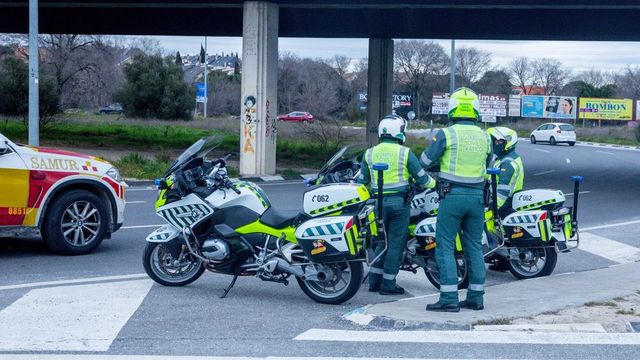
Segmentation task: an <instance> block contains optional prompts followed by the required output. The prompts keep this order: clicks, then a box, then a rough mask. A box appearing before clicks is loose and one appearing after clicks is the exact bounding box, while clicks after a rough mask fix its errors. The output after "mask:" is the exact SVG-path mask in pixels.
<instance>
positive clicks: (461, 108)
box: [449, 87, 480, 120]
mask: <svg viewBox="0 0 640 360" xmlns="http://www.w3.org/2000/svg"><path fill="white" fill-rule="evenodd" d="M479 115H480V100H479V99H478V95H477V94H476V93H475V92H474V91H473V90H471V89H469V88H466V87H462V88H459V89H458V90H456V91H454V92H453V94H451V96H450V97H449V119H471V120H476V119H478V116H479Z"/></svg>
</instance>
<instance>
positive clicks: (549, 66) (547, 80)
mask: <svg viewBox="0 0 640 360" xmlns="http://www.w3.org/2000/svg"><path fill="white" fill-rule="evenodd" d="M532 71H533V72H532V74H533V79H534V81H535V82H536V83H537V84H538V85H539V86H540V87H542V89H544V94H545V95H551V94H556V93H557V92H558V91H559V90H560V89H561V88H562V86H563V85H564V83H565V81H566V79H567V78H569V77H570V75H571V70H570V69H568V68H566V67H565V66H564V65H562V63H561V62H560V61H558V60H555V59H547V58H541V59H535V60H534V61H533V64H532Z"/></svg>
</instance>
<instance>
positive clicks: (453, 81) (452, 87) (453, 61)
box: [449, 39, 456, 96]
mask: <svg viewBox="0 0 640 360" xmlns="http://www.w3.org/2000/svg"><path fill="white" fill-rule="evenodd" d="M450 68H451V71H450V73H451V74H450V78H449V96H451V94H453V91H454V90H455V89H456V41H455V40H454V39H451V66H450Z"/></svg>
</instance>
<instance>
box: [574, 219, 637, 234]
mask: <svg viewBox="0 0 640 360" xmlns="http://www.w3.org/2000/svg"><path fill="white" fill-rule="evenodd" d="M635 224H640V220H633V221H625V222H621V223H614V224H604V225H598V226H591V227H587V228H582V229H580V231H581V232H582V231H591V230H600V229H608V228H612V227H618V226H627V225H635Z"/></svg>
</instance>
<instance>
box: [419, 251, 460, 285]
mask: <svg viewBox="0 0 640 360" xmlns="http://www.w3.org/2000/svg"><path fill="white" fill-rule="evenodd" d="M425 262H426V263H427V267H426V268H423V269H424V274H425V275H427V279H428V280H429V282H430V283H431V285H433V286H434V287H435V288H436V289H438V290H439V289H440V270H438V264H437V262H436V258H435V256H433V254H432V256H427V257H425ZM456 267H457V268H458V289H466V288H468V287H469V269H468V268H467V262H466V261H464V255H462V254H456Z"/></svg>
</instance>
